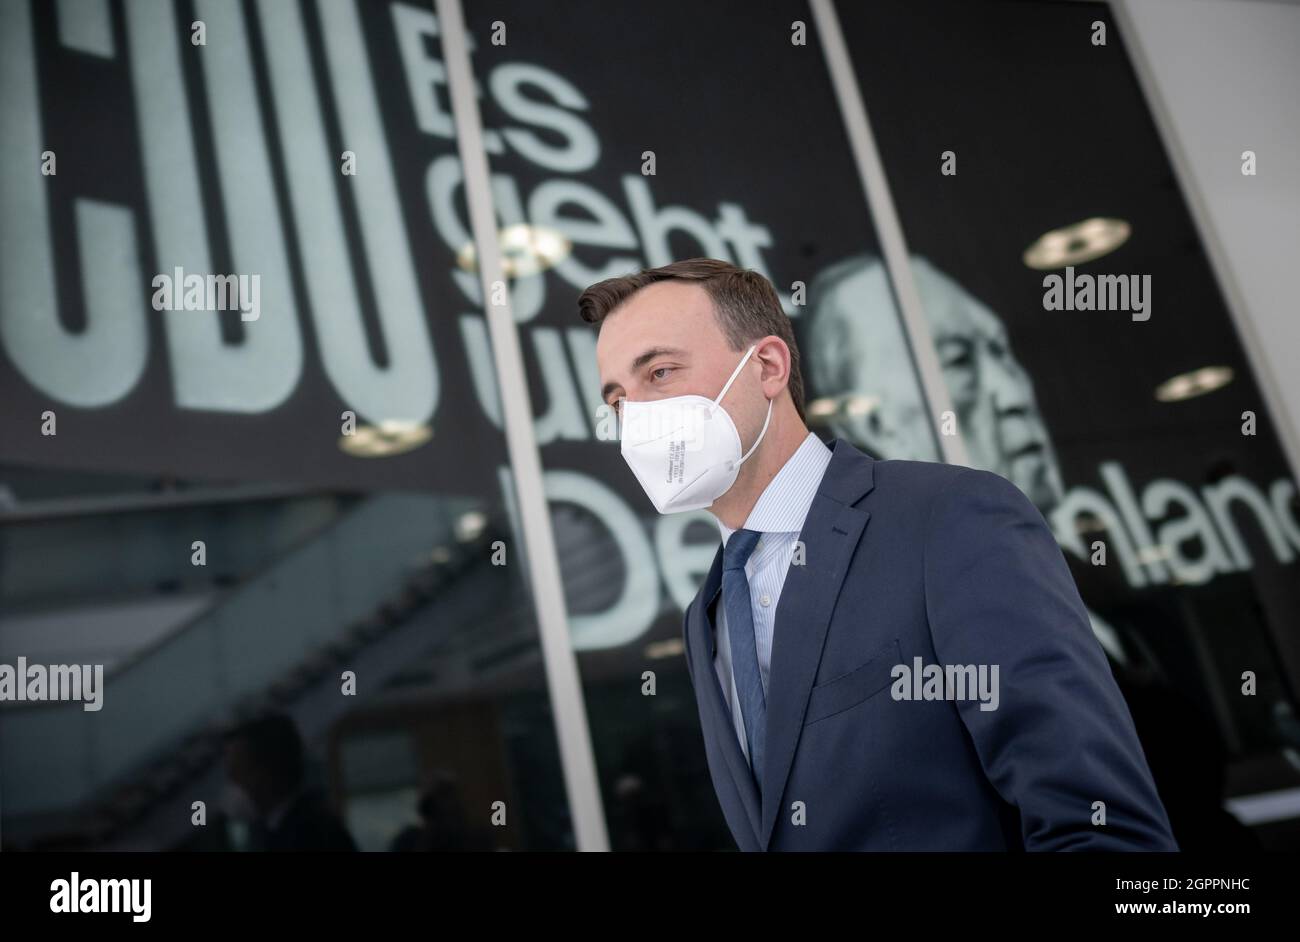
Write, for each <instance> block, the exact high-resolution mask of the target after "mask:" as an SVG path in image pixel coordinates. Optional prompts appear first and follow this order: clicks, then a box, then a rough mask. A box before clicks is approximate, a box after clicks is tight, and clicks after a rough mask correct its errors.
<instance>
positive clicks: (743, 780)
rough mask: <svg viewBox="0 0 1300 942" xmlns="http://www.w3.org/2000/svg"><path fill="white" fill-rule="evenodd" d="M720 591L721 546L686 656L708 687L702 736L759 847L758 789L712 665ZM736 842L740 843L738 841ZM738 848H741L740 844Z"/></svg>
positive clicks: (700, 597) (702, 593) (697, 610)
mask: <svg viewBox="0 0 1300 942" xmlns="http://www.w3.org/2000/svg"><path fill="white" fill-rule="evenodd" d="M721 592H722V547H721V546H719V547H718V552H717V553H716V554H715V555H714V557H713V566H712V567H711V568H710V569H709V575H708V576H707V577H706V578H705V580H704V585H703V586H702V587H701V589H700V593H699V595H697V596H696V599H695V612H694V616H693V618H692V625H691V648H692V650H691V651H689V652H687V656H688V657H692V658H694V662H695V664H696V670H695V676H696V684H697V685H698V684H701V683H702V684H704V685H705V686H706V687H708V688H709V692H707V693H705V694H704V695H703V698H702V703H703V705H704V710H705V712H704V713H703V714H702V715H701V721H702V723H703V726H704V734H705V735H706V736H714V737H716V739H715V741H716V742H717V745H718V748H719V749H720V750H721V751H722V754H723V756H724V757H725V758H726V763H727V770H728V771H729V773H730V774H731V780H732V782H733V783H734V784H735V786H736V791H737V793H738V794H739V795H740V800H741V803H742V804H743V805H744V806H745V818H746V820H747V821H748V823H749V828H750V832H751V835H752V841H751V847H752V848H757V847H758V846H759V840H758V835H759V820H760V818H759V812H760V808H759V803H758V790H757V789H756V788H755V787H754V779H753V776H752V775H751V774H750V771H749V763H748V762H747V761H746V760H745V754H744V753H743V752H741V749H740V739H739V737H738V736H737V734H736V726H735V722H734V721H733V720H732V717H731V710H730V709H728V707H727V701H726V699H725V698H724V697H723V694H722V687H721V686H720V685H719V683H718V669H717V667H716V665H715V664H714V656H715V653H716V650H717V649H716V646H715V644H714V637H713V635H714V631H715V630H716V629H715V625H714V623H713V618H712V617H711V616H710V614H709V612H710V608H711V606H712V604H713V602H714V600H716V599H717V598H718V596H719V595H720V594H721ZM738 843H743V842H740V841H738ZM741 849H742V850H744V849H745V848H744V847H743V846H742V847H741Z"/></svg>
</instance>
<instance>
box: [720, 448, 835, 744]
mask: <svg viewBox="0 0 1300 942" xmlns="http://www.w3.org/2000/svg"><path fill="white" fill-rule="evenodd" d="M830 461H831V450H830V449H829V448H827V447H826V445H825V444H824V443H823V442H822V440H821V439H820V438H818V437H817V435H816V434H815V433H813V432H809V433H808V437H807V438H805V439H804V441H803V444H802V445H800V446H799V448H798V449H797V450H796V451H795V453H794V454H793V455H791V456H790V458H789V460H788V461H786V463H785V464H784V465H783V466H782V467H781V470H780V471H778V472H777V474H776V477H774V478H772V480H771V482H770V483H769V484H768V485H767V487H766V488H764V490H763V493H762V494H760V495H759V498H758V501H757V502H756V503H755V504H754V509H753V510H751V511H750V512H749V517H748V518H747V519H746V520H745V529H746V530H756V531H758V532H759V533H762V534H763V536H762V537H761V538H760V539H759V541H758V544H757V545H756V546H755V547H754V552H753V553H752V554H751V555H750V557H749V562H747V563H746V564H745V577H746V578H747V579H748V580H749V598H750V606H751V608H752V610H753V612H754V640H755V641H756V642H757V645H758V672H759V675H760V676H761V677H762V679H763V692H764V694H766V693H767V677H768V674H769V673H770V672H771V663H772V629H773V623H774V622H775V620H776V604H777V602H778V601H780V598H781V587H782V586H784V585H785V576H786V573H787V572H788V571H789V569H790V560H791V559H792V558H793V557H794V549H795V543H796V541H798V539H799V533H800V531H802V530H803V522H804V519H805V518H806V517H807V516H808V509H809V508H810V507H812V502H813V498H814V497H815V496H816V495H817V488H818V487H819V486H820V485H821V481H822V475H824V474H825V473H826V466H827V465H828V464H830ZM715 519H716V518H715ZM718 529H719V530H721V531H722V544H723V545H724V546H725V545H726V543H727V540H728V539H729V538H730V537H731V534H733V533H734V532H736V531H734V530H732V529H731V528H730V527H728V526H727V525H726V524H724V523H723V522H722V521H721V520H719V521H718ZM715 613H716V614H715V620H716V622H717V629H716V633H715V635H714V637H715V641H716V643H715V645H714V647H715V649H716V651H717V656H716V657H715V658H714V659H713V664H714V667H715V668H716V669H717V672H718V683H719V684H720V685H721V687H722V691H723V695H724V697H725V698H726V701H727V706H728V707H729V708H730V710H731V719H732V722H733V723H734V724H735V727H736V735H737V736H738V737H739V739H740V750H741V752H743V753H744V754H745V759H746V760H748V759H749V746H748V744H747V743H746V742H745V719H744V716H743V715H742V714H741V712H740V697H739V696H738V695H737V693H736V678H735V676H734V675H733V674H732V672H731V637H730V635H729V634H728V633H727V616H726V612H725V611H724V606H723V604H722V601H721V597H719V601H718V605H717V606H716V609H715Z"/></svg>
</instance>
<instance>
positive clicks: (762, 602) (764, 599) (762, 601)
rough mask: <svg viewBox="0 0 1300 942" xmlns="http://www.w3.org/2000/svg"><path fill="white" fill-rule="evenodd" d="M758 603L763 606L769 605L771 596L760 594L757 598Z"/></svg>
mask: <svg viewBox="0 0 1300 942" xmlns="http://www.w3.org/2000/svg"><path fill="white" fill-rule="evenodd" d="M758 604H759V605H761V606H763V607H764V608H767V607H768V606H769V605H771V604H772V596H770V595H764V596H762V597H761V598H759V600H758Z"/></svg>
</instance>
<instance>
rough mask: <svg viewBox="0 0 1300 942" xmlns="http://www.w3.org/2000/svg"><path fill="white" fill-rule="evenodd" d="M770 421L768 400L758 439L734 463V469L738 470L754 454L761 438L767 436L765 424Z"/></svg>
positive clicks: (769, 402)
mask: <svg viewBox="0 0 1300 942" xmlns="http://www.w3.org/2000/svg"><path fill="white" fill-rule="evenodd" d="M771 421H772V400H771V399H769V400H767V418H765V419H764V420H763V430H762V431H761V432H759V433H758V438H756V439H754V444H752V445H750V446H749V451H747V452H745V454H744V455H743V456H742V457H741V459H740V460H739V461H737V462H736V464H735V467H737V468H739V467H740V466H741V465H742V464H744V463H745V462H746V461H747V460H748V459H749V456H750V455H752V454H753V453H754V449H755V448H757V447H758V443H759V442H761V441H762V440H763V436H764V435H766V434H767V423H768V422H771Z"/></svg>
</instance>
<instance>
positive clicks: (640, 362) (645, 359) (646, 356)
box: [600, 347, 686, 402]
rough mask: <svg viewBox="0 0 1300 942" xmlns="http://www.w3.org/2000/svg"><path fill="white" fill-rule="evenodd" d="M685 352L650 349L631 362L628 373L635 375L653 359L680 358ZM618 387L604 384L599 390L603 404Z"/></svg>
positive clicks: (664, 348)
mask: <svg viewBox="0 0 1300 942" xmlns="http://www.w3.org/2000/svg"><path fill="white" fill-rule="evenodd" d="M685 354H686V351H685V350H683V349H681V348H680V347H651V348H650V349H649V350H647V351H646V352H645V353H643V354H641V355H640V356H638V357H637V358H636V359H635V360H633V361H632V367H631V369H630V370H629V372H632V373H635V372H636V371H637V370H639V369H641V367H643V366H645V365H646V364H647V363H649V362H650V361H651V360H653V359H654V358H655V357H664V356H668V357H680V356H684V355H685ZM618 387H619V384H618V383H612V382H611V383H606V384H605V385H604V386H603V387H601V390H600V400H601V402H604V401H605V400H607V399H608V398H609V394H610V393H611V392H613V391H614V390H615V389H617V388H618Z"/></svg>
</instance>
